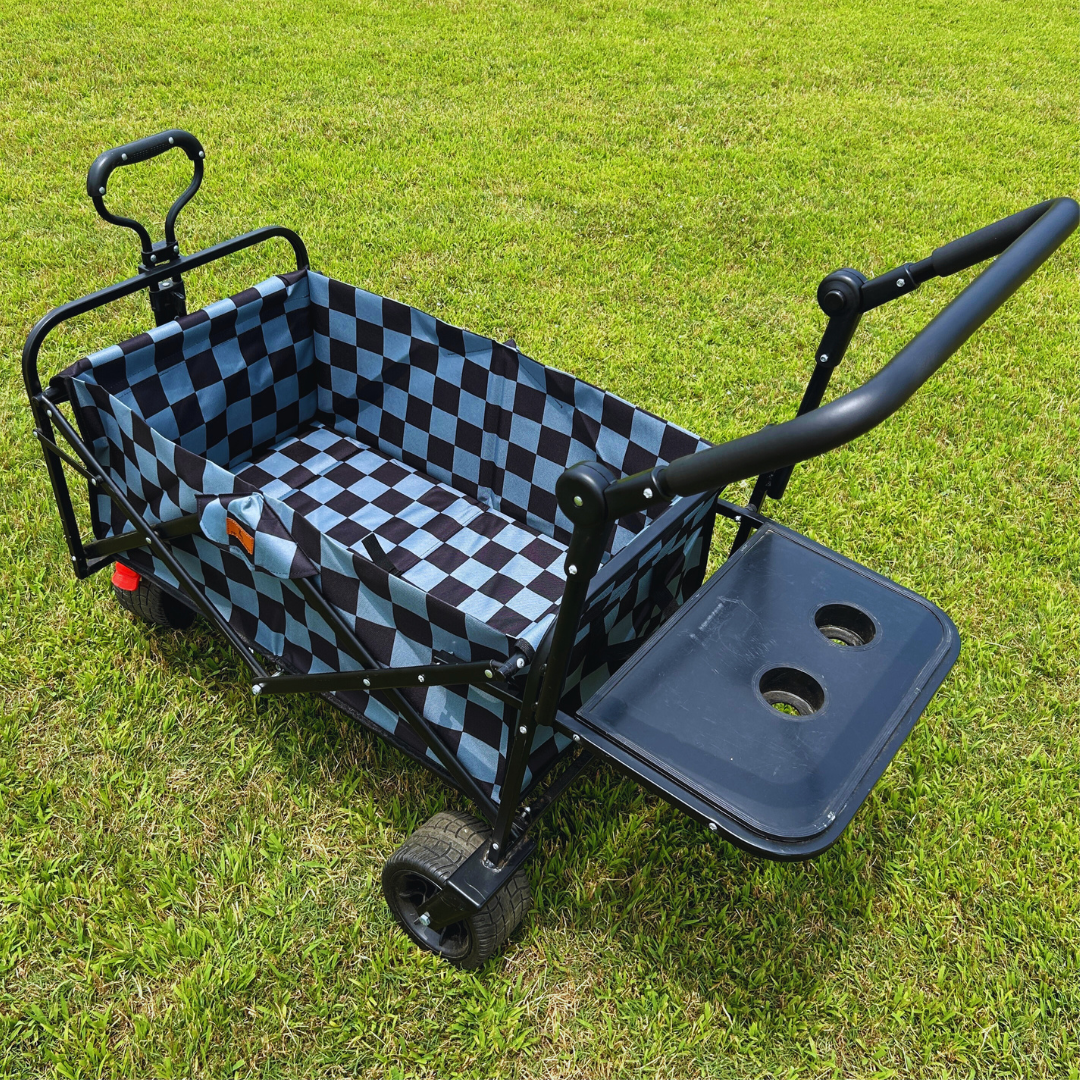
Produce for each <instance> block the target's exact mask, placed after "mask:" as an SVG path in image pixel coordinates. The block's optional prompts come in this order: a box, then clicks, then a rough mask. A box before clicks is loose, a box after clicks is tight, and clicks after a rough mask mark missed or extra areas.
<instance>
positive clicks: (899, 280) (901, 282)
mask: <svg viewBox="0 0 1080 1080" xmlns="http://www.w3.org/2000/svg"><path fill="white" fill-rule="evenodd" d="M905 284H906V282H905V281H904V279H903V278H897V280H896V287H897V288H898V289H902V288H903V287H904V285H905Z"/></svg>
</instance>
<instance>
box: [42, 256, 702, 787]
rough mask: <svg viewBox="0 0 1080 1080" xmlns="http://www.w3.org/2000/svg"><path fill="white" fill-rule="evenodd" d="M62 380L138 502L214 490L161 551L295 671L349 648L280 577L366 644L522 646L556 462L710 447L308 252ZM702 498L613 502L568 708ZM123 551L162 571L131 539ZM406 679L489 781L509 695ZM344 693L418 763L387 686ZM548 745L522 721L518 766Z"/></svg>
mask: <svg viewBox="0 0 1080 1080" xmlns="http://www.w3.org/2000/svg"><path fill="white" fill-rule="evenodd" d="M349 297H351V300H350V299H349ZM331 298H333V299H331ZM61 378H64V379H66V380H67V382H68V385H69V387H70V390H71V397H72V400H73V402H74V405H75V413H76V418H77V421H78V423H79V426H80V430H81V432H82V434H83V437H84V438H85V439H86V440H87V443H88V444H89V445H90V446H91V447H92V449H93V452H94V453H95V454H96V455H97V457H98V460H99V461H100V462H101V464H102V465H103V466H104V467H105V468H106V469H107V470H108V471H109V473H110V475H111V476H112V477H113V478H114V480H115V481H116V482H117V483H118V484H119V485H120V487H121V488H122V490H123V491H124V492H125V494H127V496H128V497H129V498H130V500H131V501H132V503H133V504H134V505H135V507H136V508H137V509H138V510H139V511H140V512H141V513H143V514H144V515H145V516H146V517H147V518H148V520H149V521H150V522H151V523H156V522H159V521H167V520H172V519H174V518H176V517H179V516H182V515H185V514H190V513H196V512H199V511H200V510H201V511H203V512H204V513H206V511H207V508H208V507H212V508H213V510H214V515H213V517H214V522H215V523H216V524H215V525H214V527H213V528H210V527H209V526H208V536H212V537H214V538H215V539H216V542H212V540H211V539H210V538H208V536H199V535H196V536H193V537H187V538H184V539H183V540H179V541H177V542H176V543H175V552H176V555H177V557H178V558H179V559H180V560H181V562H182V563H183V565H184V567H185V568H186V569H187V570H188V571H189V573H191V575H192V576H193V578H194V579H195V580H196V581H197V582H199V584H200V585H201V586H202V587H203V588H204V589H205V590H206V595H207V596H208V597H209V598H210V600H211V601H212V602H213V603H214V604H215V606H216V607H217V608H218V610H219V611H221V613H222V614H223V615H224V617H225V618H226V619H227V620H228V621H229V622H230V624H231V625H232V626H234V627H235V628H236V630H237V631H238V632H239V633H240V634H241V635H242V636H243V637H245V638H246V639H247V640H248V641H250V642H251V643H252V645H253V646H254V647H255V648H257V649H258V650H259V651H260V652H261V653H263V654H265V655H267V656H274V657H279V658H281V660H282V662H283V663H284V664H285V665H286V666H288V667H289V668H290V669H291V670H294V671H299V672H308V671H311V672H318V671H341V670H355V669H356V667H357V665H356V663H355V661H353V660H352V658H351V657H349V656H348V655H347V654H346V653H344V652H342V651H341V650H340V649H339V648H338V646H337V643H336V642H335V640H334V635H333V633H332V631H331V630H330V628H329V627H328V626H327V625H325V624H324V623H323V621H322V620H321V619H320V618H319V617H318V615H317V614H316V613H315V612H313V611H311V610H310V609H308V608H307V605H306V604H305V603H304V601H303V599H302V597H301V594H300V593H299V591H298V590H297V588H296V587H295V585H294V584H293V583H292V582H291V581H290V580H289V575H290V574H292V575H293V576H296V574H297V573H301V572H302V573H303V574H308V573H309V572H311V569H313V570H314V571H317V574H318V578H317V580H318V584H319V586H320V588H321V589H322V590H323V592H324V594H325V595H326V597H327V598H328V600H329V601H330V602H331V603H332V604H334V605H335V607H337V608H338V609H339V610H340V611H341V612H342V613H344V614H345V615H346V616H347V617H348V618H349V619H350V620H351V622H352V624H353V626H354V628H355V631H356V633H357V635H358V636H359V637H360V638H361V640H363V641H364V643H365V645H366V646H367V647H368V649H369V650H370V651H371V652H372V653H373V654H374V655H375V657H376V658H377V660H378V661H379V662H380V663H383V664H387V665H391V666H395V667H397V666H409V665H415V664H427V663H431V662H432V658H433V656H434V655H435V653H437V652H438V653H448V654H450V655H452V656H454V657H456V658H458V659H460V660H462V661H472V660H480V659H501V658H504V657H506V656H508V655H509V654H510V652H511V651H512V649H513V648H514V647H515V645H516V644H517V642H518V641H523V642H527V643H529V644H531V645H533V646H535V645H537V644H538V643H539V641H540V639H541V638H542V637H543V634H544V632H545V630H546V628H547V627H548V626H549V625H550V623H551V620H552V619H553V617H554V613H555V611H556V609H557V605H558V600H559V598H560V596H561V593H562V587H563V578H562V574H563V560H564V555H565V543H566V541H567V539H568V536H569V530H568V526H569V523H568V522H566V521H565V520H564V519H562V517H561V514H560V512H559V511H558V509H557V507H556V505H555V502H554V485H555V480H556V479H557V477H558V475H559V474H560V473H561V471H562V470H563V468H565V467H566V466H567V465H569V464H573V463H575V462H576V461H579V460H588V459H596V458H599V459H600V460H602V461H604V462H605V463H606V464H608V465H609V466H611V467H612V468H614V469H616V470H617V471H618V472H632V471H637V470H640V469H644V468H650V467H652V466H653V465H655V464H657V463H658V462H659V461H666V460H668V459H670V458H671V457H674V456H678V454H681V453H684V452H689V451H691V450H694V449H696V448H697V447H698V446H700V445H704V444H702V443H701V442H700V440H698V439H697V438H696V437H695V436H692V435H689V434H688V433H686V432H683V431H681V429H678V428H675V427H673V426H672V425H669V424H666V423H665V422H664V421H662V420H659V419H658V418H656V417H654V416H651V414H648V413H646V412H644V411H642V410H638V409H634V408H633V406H630V405H628V404H627V403H626V402H623V401H621V400H620V399H618V398H616V397H614V396H613V395H609V394H605V393H604V392H603V391H600V390H598V389H596V388H595V387H592V386H589V385H588V384H586V383H583V382H580V381H579V380H576V379H573V378H571V377H570V376H568V375H564V374H562V373H560V372H556V371H552V370H550V369H545V368H543V367H542V366H541V365H539V364H536V363H535V362H534V361H532V360H529V359H528V358H526V357H524V356H521V355H520V354H519V353H518V352H517V351H516V350H513V349H510V348H506V347H505V346H500V345H498V344H497V343H496V342H493V341H490V340H488V339H484V338H480V337H478V336H476V335H473V334H470V333H468V332H467V331H463V330H459V329H456V328H454V327H449V326H447V325H445V324H443V323H441V322H439V321H438V320H436V319H433V318H431V317H430V316H426V315H423V314H422V313H420V312H418V311H416V310H415V309H412V308H405V307H403V306H402V305H399V304H395V303H394V302H393V301H390V300H386V299H384V298H382V297H375V296H373V295H372V294H370V293H365V292H363V291H362V290H356V289H352V288H351V287H350V286H344V285H339V284H338V283H336V282H332V281H330V280H329V279H327V278H323V277H321V276H320V275H317V274H314V273H301V274H292V275H286V276H284V277H279V278H273V279H271V280H270V281H268V282H264V283H262V284H261V285H258V286H256V287H254V288H253V289H249V290H246V291H245V292H244V293H242V294H240V295H239V296H237V297H233V298H232V299H230V300H223V301H220V302H218V303H216V304H212V305H210V306H209V307H208V308H206V309H204V310H203V311H201V312H194V313H192V314H191V315H189V316H185V317H184V319H182V320H180V321H178V322H174V323H170V324H167V325H166V326H162V327H157V328H155V329H154V330H152V331H150V332H148V333H147V334H143V335H140V336H139V337H137V338H133V339H132V340H131V341H128V342H124V343H123V344H121V345H118V346H114V347H112V348H110V349H106V350H103V351H101V352H99V353H97V354H94V355H93V356H91V357H89V358H87V359H85V360H82V361H80V362H79V363H78V364H76V365H74V366H73V367H72V368H70V369H69V370H68V371H67V372H65V373H64V375H63V376H61ZM90 497H91V511H92V518H93V523H94V531H95V534H96V535H97V536H98V537H105V536H110V535H113V534H115V533H119V532H123V531H126V530H127V529H128V528H129V526H128V524H127V522H126V521H125V519H124V518H123V516H122V515H121V514H120V513H119V511H118V510H117V509H116V507H115V506H114V504H113V503H112V502H111V501H110V500H108V499H107V498H105V497H104V496H101V495H100V494H98V493H96V492H93V491H91V492H90ZM218 504H220V507H219V505H218ZM708 504H709V500H701V499H699V500H682V501H680V502H678V503H676V504H675V505H674V506H673V507H672V508H670V509H669V510H667V511H666V512H665V513H664V515H663V517H662V519H661V520H659V521H657V522H656V523H655V524H650V527H649V528H648V529H645V525H646V520H645V519H644V518H641V519H640V520H638V521H637V522H635V521H624V522H623V523H622V525H621V527H620V529H619V531H618V533H617V534H616V536H615V539H614V542H613V544H612V545H611V551H612V552H615V554H614V555H613V557H612V558H611V560H610V562H609V564H608V566H607V568H606V572H607V577H606V579H604V580H603V582H602V583H601V586H600V587H599V588H598V590H597V592H596V593H595V594H594V596H593V598H592V600H591V602H590V606H589V609H588V612H587V613H586V617H585V619H584V620H583V623H582V627H581V630H580V632H579V635H578V642H577V646H576V651H575V658H574V666H573V671H572V675H571V679H570V682H569V684H568V690H567V703H568V704H567V707H574V704H573V703H574V702H576V701H577V700H578V698H580V696H581V694H582V693H584V692H586V689H587V688H588V687H590V686H591V685H592V683H593V682H594V681H596V679H598V678H601V676H602V675H603V672H604V671H606V670H610V669H611V667H612V665H613V664H614V663H616V661H615V660H613V659H612V658H613V656H614V655H615V654H614V653H613V652H612V648H611V647H612V646H613V645H617V644H618V643H619V642H624V641H626V640H631V638H632V637H633V635H642V636H647V634H648V633H650V632H651V629H652V628H654V627H655V625H658V623H659V620H660V619H661V618H663V616H664V614H665V612H666V611H667V610H669V609H670V607H671V605H672V604H678V603H680V602H681V601H682V600H683V599H684V598H685V596H686V595H687V594H688V592H689V591H692V588H693V583H694V582H695V581H696V580H700V571H701V568H703V566H704V558H705V555H704V552H705V551H706V550H707V548H708V538H709V535H711V528H712V517H711V511H710V510H709V505H708ZM229 506H244V507H247V508H248V512H247V514H246V517H244V522H245V523H246V527H248V528H255V529H256V530H258V529H259V528H260V527H261V525H260V523H261V522H264V521H265V522H270V523H272V526H273V528H272V529H271V528H270V527H269V526H267V529H266V530H264V531H266V532H267V534H268V535H267V536H266V537H262V538H261V539H264V540H266V541H267V542H268V543H269V542H270V541H271V540H272V541H273V543H274V545H276V547H275V546H270V547H266V548H265V549H259V548H256V551H257V552H258V551H260V550H263V551H265V552H267V553H269V554H266V555H263V557H261V558H255V557H252V556H250V555H249V554H248V553H247V552H246V551H245V550H243V549H242V548H241V547H240V546H238V545H237V544H235V543H232V542H230V539H229V536H228V532H227V530H225V532H224V533H222V530H223V529H224V524H223V522H224V519H222V520H218V518H220V517H221V512H220V511H221V510H224V511H225V512H226V513H227V512H228V507H229ZM256 511H258V512H256ZM234 516H235V515H234ZM271 532H272V533H273V535H272V536H271V535H270V533H271ZM372 544H375V545H377V547H375V548H374V549H373V548H372V546H371V545H372ZM285 556H288V557H285ZM124 558H125V561H129V562H131V563H132V565H134V566H136V568H137V569H139V570H140V571H141V572H145V573H149V574H152V575H153V576H154V577H156V578H157V579H159V580H160V581H162V582H164V583H165V584H166V585H172V586H175V585H176V582H175V581H173V579H172V576H171V574H170V573H169V571H168V569H167V568H166V567H165V566H163V565H162V564H161V563H160V562H159V561H158V560H156V559H154V558H153V557H152V556H151V555H150V554H149V553H148V552H144V551H134V552H131V553H130V554H129V555H125V557H124ZM301 566H302V567H303V569H302V571H298V570H297V567H301ZM285 567H287V568H288V569H287V570H286V569H281V568H285ZM309 567H310V569H309ZM275 568H278V571H277V572H270V571H274V570H275ZM628 627H629V629H628ZM627 635H629V636H627ZM604 677H606V676H604ZM406 693H407V694H408V696H409V698H410V700H411V701H412V703H413V704H414V706H415V707H416V708H417V709H419V710H420V711H422V712H423V714H424V715H425V717H427V719H428V720H429V721H430V722H431V723H432V724H433V725H434V726H435V727H436V729H437V730H438V731H439V733H440V736H441V737H442V738H443V739H444V740H445V741H446V743H447V745H448V746H449V747H450V748H451V750H452V751H453V752H454V753H455V754H457V756H458V758H459V759H460V760H461V762H462V763H463V765H464V766H465V767H466V768H467V769H468V770H469V772H470V773H471V774H472V775H473V776H475V777H476V779H477V781H478V782H479V783H480V784H481V785H482V786H483V787H484V788H485V790H488V791H490V793H491V795H492V798H493V799H495V800H496V801H497V800H498V797H499V790H500V785H501V783H502V777H503V773H504V770H505V766H506V753H507V746H508V743H509V739H510V731H511V730H512V728H511V725H512V724H513V722H514V719H515V715H514V714H513V713H512V711H511V710H510V709H509V707H507V706H505V705H503V704H502V703H501V702H498V701H496V700H495V699H493V698H491V697H489V696H488V695H487V694H485V693H484V691H483V689H482V688H478V687H471V688H460V687H455V688H450V687H446V688H444V687H432V688H427V689H420V688H418V689H416V690H409V691H407V692H406ZM342 697H343V698H346V700H345V701H344V704H346V705H347V706H348V708H349V710H350V711H351V712H353V713H354V714H356V715H361V716H362V717H364V719H365V722H366V723H369V724H370V725H372V726H373V727H375V728H377V729H378V730H379V731H380V732H381V733H382V734H384V735H385V736H386V737H387V738H388V739H389V740H390V741H391V742H393V743H395V744H396V745H398V746H401V747H402V748H403V749H405V750H407V751H409V752H410V753H412V754H414V755H415V756H419V757H421V758H424V759H425V760H426V761H428V763H429V764H430V763H432V762H433V761H434V758H433V756H432V755H431V754H430V753H429V752H428V751H427V750H426V748H424V747H423V746H422V744H421V743H420V742H419V740H418V739H417V738H416V737H415V736H414V735H413V733H412V732H411V731H410V730H409V728H408V727H407V726H406V725H405V724H404V723H403V722H401V721H400V719H399V718H398V717H397V716H396V715H394V714H393V713H392V712H391V711H390V710H389V709H388V708H387V707H386V706H385V705H384V704H382V703H381V702H380V701H378V700H376V699H374V698H369V697H368V696H367V695H364V694H359V693H357V694H350V695H347V696H346V695H343V696H342ZM565 746H566V740H565V739H564V738H563V737H562V736H557V735H556V734H555V733H554V732H553V731H551V730H550V729H545V730H540V731H538V732H537V734H536V738H535V740H534V743H533V749H532V754H531V758H530V770H531V773H532V774H533V775H536V774H538V773H539V772H541V771H542V770H543V769H544V768H546V766H547V765H548V764H549V763H550V762H551V760H552V759H553V758H554V757H555V756H556V755H557V754H558V753H560V752H561V751H562V749H564V748H565Z"/></svg>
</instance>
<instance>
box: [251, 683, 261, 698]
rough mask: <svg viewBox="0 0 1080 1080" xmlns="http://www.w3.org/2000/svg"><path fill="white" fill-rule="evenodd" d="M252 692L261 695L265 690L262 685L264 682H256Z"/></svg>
mask: <svg viewBox="0 0 1080 1080" xmlns="http://www.w3.org/2000/svg"><path fill="white" fill-rule="evenodd" d="M251 692H252V693H253V694H254V695H255V696H256V697H258V696H259V695H260V694H261V693H262V692H263V687H262V683H261V682H257V683H256V684H255V685H254V686H253V687H252V688H251Z"/></svg>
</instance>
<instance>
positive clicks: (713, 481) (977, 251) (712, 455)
mask: <svg viewBox="0 0 1080 1080" xmlns="http://www.w3.org/2000/svg"><path fill="white" fill-rule="evenodd" d="M1078 221H1080V206H1077V204H1076V202H1074V201H1073V200H1072V199H1068V198H1062V199H1053V200H1050V201H1049V202H1044V203H1040V204H1039V205H1038V206H1033V207H1031V208H1030V209H1029V210H1025V211H1022V212H1021V213H1019V214H1013V215H1012V216H1011V217H1007V218H1005V219H1003V220H1002V221H999V222H998V223H997V224H996V225H991V226H989V227H987V228H985V229H980V230H979V231H978V232H975V233H972V234H971V235H970V236H966V237H963V238H962V239H960V240H956V241H954V242H953V243H951V244H946V245H945V246H944V247H941V248H938V249H937V251H936V252H935V253H934V255H933V256H932V258H933V259H934V260H935V264H937V263H938V262H940V268H938V267H937V266H936V265H935V269H936V270H937V273H938V274H947V273H948V274H951V273H955V272H956V271H958V270H961V269H963V268H964V267H965V266H970V265H972V264H973V263H975V262H978V261H980V260H982V259H985V258H989V257H991V256H992V255H994V254H997V253H1000V255H999V257H998V258H997V259H996V260H995V261H994V262H993V263H991V264H990V266H988V267H987V268H986V269H985V270H984V271H983V272H982V273H981V274H980V275H979V276H978V277H977V278H976V279H975V280H974V281H973V282H972V283H971V284H970V285H968V286H967V288H966V289H964V291H963V292H961V293H960V295H959V296H957V297H956V298H955V299H954V300H953V301H952V302H951V303H950V304H949V305H948V306H947V307H946V308H945V309H944V310H943V311H942V312H941V313H940V314H938V315H937V316H936V317H935V318H934V319H933V320H932V321H931V322H930V323H929V324H928V325H927V326H926V327H925V329H923V330H922V331H920V333H919V334H917V335H916V336H915V337H914V338H913V339H912V340H911V342H909V343H908V344H907V345H906V346H905V347H904V348H903V349H901V350H900V352H898V353H897V354H896V356H895V357H893V359H892V360H890V361H889V363H888V364H886V365H885V367H883V368H882V369H881V371H879V372H878V373H877V374H876V375H874V376H873V377H872V378H871V379H869V380H868V381H867V382H865V383H864V384H863V385H862V386H860V387H858V388H857V389H855V390H852V391H851V392H850V393H847V394H844V395H843V396H842V397H839V398H837V399H836V400H835V401H832V402H830V403H829V404H828V405H823V406H821V407H820V408H818V409H815V410H813V411H812V412H807V413H804V414H803V415H801V416H797V417H796V418H795V419H793V420H788V421H787V422H786V423H783V424H777V425H776V426H773V427H767V428H763V429H762V430H761V431H758V432H755V433H754V434H752V435H744V436H743V437H742V438H738V439H734V440H732V441H731V442H728V443H723V444H722V445H720V446H714V447H711V448H710V449H708V450H701V451H699V452H698V453H696V454H688V455H687V456H686V457H682V458H678V459H677V460H675V461H673V462H671V464H670V465H668V466H666V467H662V468H658V469H655V470H653V472H652V473H651V474H650V473H639V474H638V475H637V476H634V477H627V478H626V479H625V480H621V481H618V482H617V483H615V484H613V485H611V487H609V488H608V489H607V493H606V494H607V501H608V506H609V512H614V513H616V514H621V513H625V512H627V509H629V508H630V507H631V506H632V505H633V504H634V503H637V504H638V505H639V506H640V505H642V504H643V502H644V504H647V503H648V502H649V501H651V500H652V499H653V498H656V496H657V495H660V496H664V497H667V498H671V497H672V496H675V495H696V494H699V493H701V492H705V491H710V490H712V489H715V488H722V487H724V486H726V485H727V484H731V483H734V482H735V481H737V480H745V479H747V478H748V477H751V476H759V475H761V474H763V473H768V472H772V471H774V470H776V469H781V468H784V467H785V466H788V465H794V464H796V463H798V462H800V461H805V460H806V459H807V458H812V457H816V456H817V455H819V454H824V453H825V452H826V451H828V450H833V449H835V448H836V447H838V446H842V445H844V443H848V442H850V441H851V440H852V439H856V438H858V437H859V436H860V435H864V434H866V432H868V431H870V430H871V428H873V427H876V426H877V425H878V424H880V423H881V422H882V420H884V419H885V418H886V417H888V416H891V415H892V414H893V413H894V412H896V410H897V409H899V408H900V406H901V405H903V404H904V402H905V401H907V400H908V398H910V397H911V396H912V394H914V393H915V391H916V390H918V389H919V387H920V386H922V384H923V383H924V382H926V380H927V379H929V378H930V376H931V375H933V374H934V372H935V371H937V369H938V368H939V367H941V365H942V364H944V363H945V361H946V360H947V359H948V358H949V357H950V356H952V354H953V353H954V352H956V350H957V349H959V348H960V346H961V345H963V343H964V342H965V341H967V339H968V338H969V337H971V335H972V334H973V333H974V332H975V331H976V330H977V329H978V328H979V327H980V326H981V325H982V324H983V323H984V322H986V320H987V319H988V318H989V317H990V316H991V315H992V314H993V313H994V312H995V311H996V310H997V309H998V308H999V307H1000V306H1001V305H1002V304H1003V303H1004V302H1005V301H1006V300H1007V299H1008V298H1009V297H1010V296H1011V295H1012V294H1013V293H1014V292H1015V291H1016V290H1017V289H1018V288H1019V287H1020V286H1021V285H1022V284H1023V283H1024V282H1025V281H1026V280H1027V279H1028V278H1029V277H1030V276H1031V275H1032V274H1033V273H1034V272H1035V271H1036V270H1037V269H1038V268H1039V267H1040V266H1041V265H1042V264H1043V262H1045V261H1046V259H1048V258H1049V257H1050V255H1051V254H1052V253H1053V252H1054V251H1055V250H1057V248H1058V247H1060V246H1061V244H1062V243H1064V241H1065V240H1066V238H1067V237H1068V236H1069V234H1070V233H1072V231H1073V230H1074V229H1075V228H1076V226H1077V222H1078ZM646 491H647V492H648V496H646V497H645V500H644V501H643V500H642V499H641V496H642V494H643V493H644V492H646ZM624 507H625V508H627V509H624Z"/></svg>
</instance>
